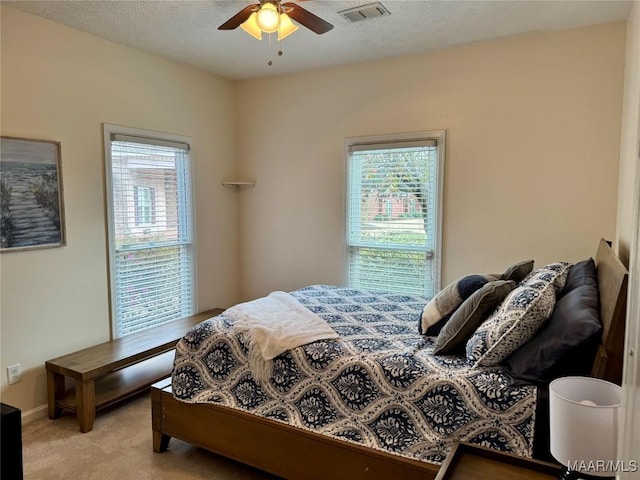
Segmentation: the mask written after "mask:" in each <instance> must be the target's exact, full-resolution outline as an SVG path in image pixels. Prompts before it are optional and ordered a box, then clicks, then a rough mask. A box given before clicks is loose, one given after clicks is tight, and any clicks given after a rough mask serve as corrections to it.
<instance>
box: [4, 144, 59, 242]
mask: <svg viewBox="0 0 640 480" xmlns="http://www.w3.org/2000/svg"><path fill="white" fill-rule="evenodd" d="M0 221H1V224H0V237H1V238H0V251H1V252H8V251H17V250H29V249H36V248H51V247H61V246H63V245H65V234H64V208H63V201H62V170H61V166H60V142H52V141H47V140H31V139H26V138H15V137H4V136H3V137H0Z"/></svg>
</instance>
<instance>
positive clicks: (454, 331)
mask: <svg viewBox="0 0 640 480" xmlns="http://www.w3.org/2000/svg"><path fill="white" fill-rule="evenodd" d="M515 287H516V283H515V282H514V281H512V280H498V281H495V282H488V283H485V284H484V285H483V286H482V288H480V290H476V291H475V292H473V294H472V295H471V296H470V297H469V298H467V299H466V300H465V301H464V302H463V303H462V305H460V307H459V308H458V309H457V310H456V311H455V312H454V313H453V314H452V315H451V318H450V319H449V321H448V322H447V323H446V324H445V325H444V327H442V330H441V331H440V334H439V335H438V338H437V339H436V343H435V349H434V351H433V353H434V354H436V355H438V354H446V353H453V352H454V351H456V350H458V348H459V347H462V346H463V345H464V344H465V342H466V341H467V340H468V338H469V337H470V336H471V335H472V334H473V332H475V330H476V328H478V327H479V326H480V324H482V322H483V321H484V319H485V316H486V315H487V313H488V312H489V311H490V310H492V309H493V308H495V307H496V306H498V305H499V304H500V303H501V302H502V301H503V300H504V298H505V297H506V296H507V295H508V294H509V292H511V290H513V289H514V288H515Z"/></svg>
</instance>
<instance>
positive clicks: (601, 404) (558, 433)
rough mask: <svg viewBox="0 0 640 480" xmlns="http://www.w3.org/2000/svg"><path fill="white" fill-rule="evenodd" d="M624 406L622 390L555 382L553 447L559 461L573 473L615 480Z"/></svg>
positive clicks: (590, 381)
mask: <svg viewBox="0 0 640 480" xmlns="http://www.w3.org/2000/svg"><path fill="white" fill-rule="evenodd" d="M621 402H622V389H621V387H619V386H618V385H615V384H613V383H610V382H605V381H604V380H599V379H597V378H589V377H563V378H558V379H556V380H554V381H553V382H551V383H550V384H549V427H550V435H551V439H550V440H551V441H550V447H551V454H552V455H553V456H554V457H555V459H556V460H558V461H559V462H560V463H561V464H563V465H564V466H566V467H568V468H569V469H571V470H575V471H578V472H582V473H587V474H589V475H595V476H611V475H612V470H611V468H612V466H613V465H614V464H615V461H616V448H617V437H618V411H619V408H620V404H621ZM594 467H595V468H594Z"/></svg>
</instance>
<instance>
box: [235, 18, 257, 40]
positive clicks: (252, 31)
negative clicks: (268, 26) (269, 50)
mask: <svg viewBox="0 0 640 480" xmlns="http://www.w3.org/2000/svg"><path fill="white" fill-rule="evenodd" d="M257 16H258V15H257V14H256V12H253V13H252V14H251V15H250V16H249V18H248V19H247V20H246V21H245V22H243V23H242V24H241V25H240V28H242V29H243V30H244V31H245V32H247V33H248V34H249V35H251V36H252V37H254V38H257V39H258V40H262V30H260V26H259V25H258V22H257V20H256V17H257Z"/></svg>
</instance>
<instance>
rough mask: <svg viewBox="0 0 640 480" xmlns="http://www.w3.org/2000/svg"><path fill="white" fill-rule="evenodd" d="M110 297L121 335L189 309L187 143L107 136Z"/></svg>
mask: <svg viewBox="0 0 640 480" xmlns="http://www.w3.org/2000/svg"><path fill="white" fill-rule="evenodd" d="M111 138H112V140H111V152H110V173H111V175H110V178H111V182H110V183H111V192H110V203H111V205H110V207H111V224H112V225H111V228H110V232H111V237H112V238H111V239H110V248H111V275H112V285H113V287H112V288H113V290H114V291H113V292H112V297H113V298H112V301H113V306H114V315H115V317H116V325H117V332H116V336H118V337H120V336H123V335H127V334H129V333H133V332H136V331H139V330H142V329H145V328H148V327H151V326H155V325H159V324H162V323H165V322H168V321H170V320H174V319H177V318H180V317H183V316H186V315H190V314H192V313H194V312H193V310H194V294H193V290H194V282H193V270H194V266H193V238H192V229H193V228H192V204H191V179H190V159H189V147H188V145H187V144H181V143H179V142H171V141H162V140H156V139H141V137H136V136H124V135H123V136H119V135H112V136H111Z"/></svg>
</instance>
